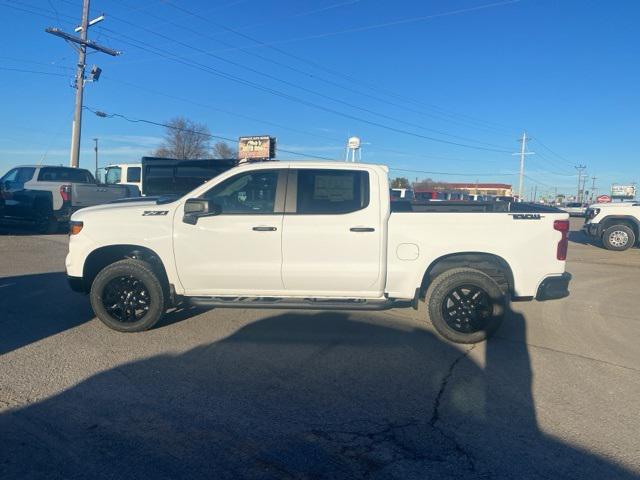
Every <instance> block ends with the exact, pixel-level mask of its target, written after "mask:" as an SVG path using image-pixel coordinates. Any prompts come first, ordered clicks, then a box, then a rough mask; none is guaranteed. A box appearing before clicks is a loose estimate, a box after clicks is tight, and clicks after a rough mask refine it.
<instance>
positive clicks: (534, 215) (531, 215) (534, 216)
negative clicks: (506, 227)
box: [511, 213, 542, 220]
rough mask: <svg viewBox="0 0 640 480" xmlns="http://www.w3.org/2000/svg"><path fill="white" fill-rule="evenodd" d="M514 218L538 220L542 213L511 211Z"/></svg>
mask: <svg viewBox="0 0 640 480" xmlns="http://www.w3.org/2000/svg"><path fill="white" fill-rule="evenodd" d="M511 216H512V217H513V219H514V220H540V219H541V218H542V215H540V214H539V213H512V214H511Z"/></svg>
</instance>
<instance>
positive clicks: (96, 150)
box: [93, 138, 98, 180]
mask: <svg viewBox="0 0 640 480" xmlns="http://www.w3.org/2000/svg"><path fill="white" fill-rule="evenodd" d="M93 141H94V142H95V146H94V147H93V150H94V151H95V152H96V180H98V139H97V138H94V139H93Z"/></svg>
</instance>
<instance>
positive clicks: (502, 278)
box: [66, 162, 571, 343]
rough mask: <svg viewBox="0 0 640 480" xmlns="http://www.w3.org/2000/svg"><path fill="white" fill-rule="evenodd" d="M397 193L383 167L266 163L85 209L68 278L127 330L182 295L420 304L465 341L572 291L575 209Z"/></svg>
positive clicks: (259, 303) (215, 300)
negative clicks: (571, 217)
mask: <svg viewBox="0 0 640 480" xmlns="http://www.w3.org/2000/svg"><path fill="white" fill-rule="evenodd" d="M389 192H390V189H389V182H388V170H387V168H386V167H384V166H379V165H367V164H351V163H346V164H343V163H337V162H335V163H331V162H322V163H320V162H265V163H257V164H248V165H241V166H238V167H235V168H232V169H231V170H228V171H226V172H224V173H222V174H220V175H219V176H217V177H215V178H214V179H212V180H210V181H209V182H207V183H205V184H203V185H201V186H200V187H198V188H196V189H195V190H193V191H192V192H191V193H189V194H188V195H186V196H184V197H182V198H180V199H178V200H176V199H175V198H173V199H171V200H167V201H165V202H163V201H161V200H158V201H149V202H141V201H138V202H135V203H129V204H127V203H119V204H111V205H101V206H96V207H90V208H85V209H82V210H80V211H78V212H76V213H75V214H74V215H73V217H72V219H71V220H72V222H71V235H70V240H69V254H68V256H67V258H66V267H67V275H68V279H69V283H70V285H71V287H72V288H73V289H74V290H77V291H81V292H85V293H90V300H91V304H92V306H93V309H94V311H95V313H96V315H97V316H98V318H100V320H102V321H103V322H104V323H105V324H106V325H108V326H109V327H111V328H113V329H116V330H119V331H126V332H131V331H141V330H146V329H148V328H151V327H152V326H153V325H154V324H155V323H156V322H157V321H158V320H159V319H160V318H161V316H162V315H163V314H164V312H165V310H167V309H168V308H170V307H172V306H174V305H177V304H178V303H179V302H183V301H190V302H193V303H196V304H200V305H208V306H212V307H239V308H279V309H281V308H282V309H283V308H305V309H314V310H325V309H338V310H355V309H359V310H382V309H388V308H398V307H414V308H417V304H418V301H419V300H421V299H423V300H426V302H427V305H428V314H429V318H430V319H431V321H432V323H433V324H434V326H435V327H436V329H437V330H438V331H439V332H440V333H441V334H442V335H443V336H445V337H446V338H448V339H449V340H451V341H454V342H460V343H475V342H478V341H481V340H483V339H485V338H486V337H487V336H488V335H490V334H491V333H492V332H493V331H495V329H496V328H497V327H498V326H499V325H500V322H501V321H502V317H503V315H504V312H505V309H506V306H507V304H506V302H507V301H508V300H509V299H510V298H511V299H520V300H524V299H527V300H532V299H533V298H536V299H538V300H547V299H552V298H561V297H564V296H566V295H568V284H569V280H570V278H571V275H569V274H568V273H565V258H566V253H567V234H568V229H569V222H568V215H567V214H566V213H564V212H561V211H559V210H556V209H553V208H546V209H545V208H541V209H536V207H527V206H522V205H518V206H515V204H514V205H513V206H512V207H510V204H506V203H501V202H498V203H493V204H489V203H487V204H482V203H474V204H471V203H466V204H465V203H464V202H457V203H456V202H454V203H447V202H432V203H431V204H428V203H425V204H415V203H410V202H391V201H390V194H389ZM392 205H393V206H392ZM510 208H517V209H520V210H521V211H509V210H510ZM525 208H529V209H530V210H525ZM531 209H534V210H531Z"/></svg>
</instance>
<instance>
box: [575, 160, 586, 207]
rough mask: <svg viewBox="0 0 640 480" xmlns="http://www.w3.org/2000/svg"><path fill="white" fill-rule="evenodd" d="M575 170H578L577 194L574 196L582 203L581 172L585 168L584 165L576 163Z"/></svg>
mask: <svg viewBox="0 0 640 480" xmlns="http://www.w3.org/2000/svg"><path fill="white" fill-rule="evenodd" d="M575 168H576V170H577V171H578V195H577V197H576V201H577V202H580V203H582V191H583V187H582V172H584V170H585V169H586V168H587V166H586V165H577V166H576V167H575Z"/></svg>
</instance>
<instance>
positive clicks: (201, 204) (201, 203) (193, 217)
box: [182, 198, 222, 225]
mask: <svg viewBox="0 0 640 480" xmlns="http://www.w3.org/2000/svg"><path fill="white" fill-rule="evenodd" d="M221 213H222V208H221V207H220V206H219V205H216V204H215V203H211V202H209V200H204V199H202V198H189V199H188V200H187V201H186V202H185V204H184V217H182V221H183V222H184V223H188V224H189V225H195V224H196V223H198V218H200V217H213V216H215V215H220V214H221Z"/></svg>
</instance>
